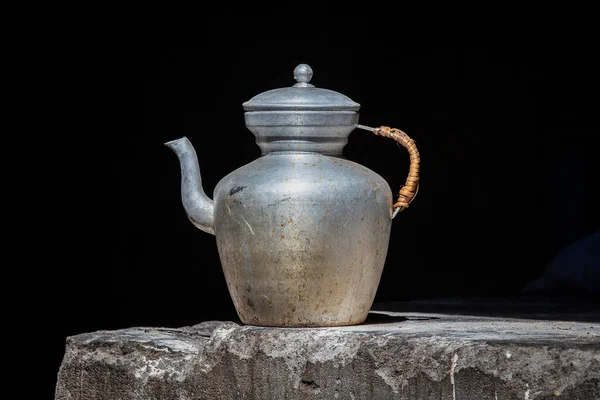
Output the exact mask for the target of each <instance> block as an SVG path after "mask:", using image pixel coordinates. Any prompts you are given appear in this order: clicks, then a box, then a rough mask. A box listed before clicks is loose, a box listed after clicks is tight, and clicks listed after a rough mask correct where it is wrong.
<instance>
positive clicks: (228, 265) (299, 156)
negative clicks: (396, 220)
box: [167, 64, 393, 326]
mask: <svg viewBox="0 0 600 400" xmlns="http://www.w3.org/2000/svg"><path fill="white" fill-rule="evenodd" d="M311 76H312V70H311V69H310V67H308V66H306V65H303V64H301V65H300V66H298V67H297V68H296V71H295V78H296V79H297V81H298V84H296V85H295V86H294V87H290V88H284V89H276V90H275V91H269V92H265V93H263V94H260V95H258V96H255V97H254V98H253V99H252V100H250V101H249V102H246V103H244V108H245V109H246V113H245V119H246V126H247V127H248V129H249V130H250V131H252V133H254V135H255V136H256V142H257V144H258V145H259V146H260V147H261V150H262V153H263V156H262V157H260V158H259V159H257V160H255V161H253V162H251V163H250V164H247V165H245V166H243V167H241V168H239V169H238V170H236V171H234V172H232V173H231V174H229V175H228V176H226V177H225V178H223V179H222V180H221V181H220V182H219V183H218V185H217V186H216V188H215V192H214V196H213V198H214V204H213V202H212V201H211V200H210V199H209V198H208V197H206V195H205V194H204V192H203V190H202V188H201V184H200V173H199V169H198V162H197V159H196V154H195V152H194V150H193V147H192V146H191V144H190V142H189V141H188V140H187V139H186V138H182V139H178V140H175V141H172V142H169V143H167V146H169V147H170V148H171V149H173V150H174V151H175V152H176V154H177V155H178V156H179V158H180V162H181V167H182V197H183V204H184V208H185V210H186V212H187V213H188V216H189V217H190V219H191V220H192V222H193V223H194V224H195V225H196V226H197V227H199V228H200V229H202V230H204V231H206V232H209V233H214V234H215V235H216V239H217V247H218V251H219V256H220V260H221V264H222V267H223V272H224V274H225V278H226V281H227V285H228V287H229V292H230V294H231V297H232V299H233V302H234V304H235V307H236V310H237V312H238V315H239V317H240V319H241V320H242V322H244V323H247V324H254V325H270V326H337V325H352V324H358V323H361V322H362V321H364V319H365V318H366V316H367V313H368V311H369V309H370V307H371V304H372V302H373V299H374V297H375V293H376V291H377V287H378V285H379V279H380V277H381V272H382V269H383V265H384V262H385V258H386V254H387V249H388V243H389V236H390V228H391V223H392V212H393V210H392V200H393V199H392V192H391V189H390V187H389V185H388V184H387V182H386V181H385V180H383V178H381V177H380V176H379V175H377V174H376V173H374V172H373V171H371V170H369V169H367V168H365V167H363V166H361V165H359V164H356V163H354V162H352V161H349V160H346V159H344V158H343V157H341V153H342V150H343V147H344V145H345V144H346V142H347V137H348V135H349V134H350V132H352V130H354V129H355V128H356V127H357V125H358V113H357V111H358V109H359V107H360V105H359V104H358V103H355V102H353V101H352V100H350V99H349V98H347V97H346V96H343V95H341V94H339V93H336V92H333V91H329V90H325V89H319V88H315V87H313V86H312V85H311V84H309V83H308V82H309V81H310V77H311Z"/></svg>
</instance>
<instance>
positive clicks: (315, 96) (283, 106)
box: [243, 64, 360, 111]
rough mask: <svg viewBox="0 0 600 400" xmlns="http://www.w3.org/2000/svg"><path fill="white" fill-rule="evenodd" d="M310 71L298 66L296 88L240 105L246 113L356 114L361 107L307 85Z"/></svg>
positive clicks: (310, 76) (268, 92)
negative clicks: (309, 112)
mask: <svg viewBox="0 0 600 400" xmlns="http://www.w3.org/2000/svg"><path fill="white" fill-rule="evenodd" d="M312 76H313V70H312V68H311V67H310V66H309V65H307V64H300V65H298V66H297V67H296V68H295V69H294V79H296V82H297V83H296V84H295V85H294V86H291V87H285V88H279V89H273V90H268V91H266V92H263V93H260V94H258V95H256V96H254V97H253V98H252V99H250V100H248V101H246V102H245V103H243V107H244V110H245V111H358V110H359V108H360V104H358V103H356V102H354V101H352V100H351V99H350V98H348V97H347V96H344V95H343V94H341V93H338V92H335V91H333V90H328V89H322V88H316V87H315V86H314V85H312V84H311V83H310V80H311V79H312Z"/></svg>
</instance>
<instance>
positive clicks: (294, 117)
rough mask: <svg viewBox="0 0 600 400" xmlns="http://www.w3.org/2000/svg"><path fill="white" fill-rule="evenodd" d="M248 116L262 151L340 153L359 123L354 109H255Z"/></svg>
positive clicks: (337, 154)
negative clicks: (286, 110) (283, 110)
mask: <svg viewBox="0 0 600 400" xmlns="http://www.w3.org/2000/svg"><path fill="white" fill-rule="evenodd" d="M244 117H245V120H246V127H247V128H248V129H249V130H250V131H251V132H252V133H253V134H254V136H255V137H256V144H257V145H258V146H259V147H260V149H261V152H262V155H266V154H269V153H273V152H282V151H299V152H309V153H320V154H324V155H331V156H339V155H341V154H342V152H343V150H344V146H346V144H347V143H348V135H350V133H351V132H352V131H353V130H354V128H356V126H357V125H358V113H356V112H354V111H296V112H281V111H251V112H246V113H245V114H244Z"/></svg>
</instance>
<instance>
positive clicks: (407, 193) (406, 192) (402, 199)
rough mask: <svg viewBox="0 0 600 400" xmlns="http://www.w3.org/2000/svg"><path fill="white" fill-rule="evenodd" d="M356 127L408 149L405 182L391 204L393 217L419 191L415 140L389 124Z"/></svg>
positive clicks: (419, 160) (407, 204) (418, 163)
mask: <svg viewBox="0 0 600 400" xmlns="http://www.w3.org/2000/svg"><path fill="white" fill-rule="evenodd" d="M357 128H360V129H364V130H368V131H371V132H373V133H374V134H375V135H378V136H384V137H388V138H390V139H394V140H395V141H396V142H398V145H402V146H403V147H404V148H405V149H406V150H408V154H409V155H410V168H409V170H408V177H407V178H406V183H405V184H404V186H402V188H400V194H399V196H398V201H396V203H395V204H394V206H393V208H394V212H393V214H392V219H393V218H394V217H395V216H396V215H397V214H398V213H399V212H400V211H403V210H404V209H405V208H407V207H408V206H409V204H410V203H411V202H412V201H413V200H414V199H415V197H416V195H417V193H418V192H419V165H420V162H421V158H420V155H419V150H417V146H416V145H415V141H414V140H412V139H411V138H410V137H409V136H408V135H407V134H406V133H404V132H402V131H401V130H400V129H395V128H390V127H389V126H380V127H378V128H370V127H368V126H364V125H358V126H357Z"/></svg>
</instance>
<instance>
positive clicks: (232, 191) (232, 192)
mask: <svg viewBox="0 0 600 400" xmlns="http://www.w3.org/2000/svg"><path fill="white" fill-rule="evenodd" d="M247 187H248V186H236V187H234V188H231V190H230V191H229V195H230V196H233V195H234V194H236V193H237V192H241V191H242V190H244V189H245V188H247Z"/></svg>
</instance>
